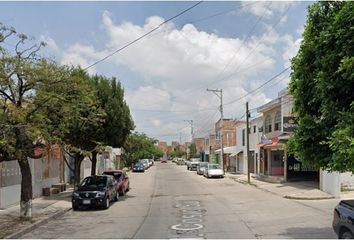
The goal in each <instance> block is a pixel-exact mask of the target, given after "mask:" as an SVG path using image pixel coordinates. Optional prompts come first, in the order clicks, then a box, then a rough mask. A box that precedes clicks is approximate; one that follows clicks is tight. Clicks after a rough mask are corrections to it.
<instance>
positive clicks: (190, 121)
mask: <svg viewBox="0 0 354 240" xmlns="http://www.w3.org/2000/svg"><path fill="white" fill-rule="evenodd" d="M183 121H185V122H188V123H189V124H190V125H191V137H192V141H191V142H193V141H194V132H193V120H183Z"/></svg>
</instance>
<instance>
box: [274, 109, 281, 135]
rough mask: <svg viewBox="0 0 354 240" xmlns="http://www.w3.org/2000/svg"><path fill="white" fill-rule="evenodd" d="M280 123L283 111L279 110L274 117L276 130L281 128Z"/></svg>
mask: <svg viewBox="0 0 354 240" xmlns="http://www.w3.org/2000/svg"><path fill="white" fill-rule="evenodd" d="M280 124H281V113H280V112H277V113H276V114H275V118H274V131H279V130H280Z"/></svg>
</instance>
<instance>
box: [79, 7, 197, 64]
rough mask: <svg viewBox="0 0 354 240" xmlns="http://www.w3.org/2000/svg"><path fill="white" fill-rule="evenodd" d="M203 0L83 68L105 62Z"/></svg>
mask: <svg viewBox="0 0 354 240" xmlns="http://www.w3.org/2000/svg"><path fill="white" fill-rule="evenodd" d="M202 2H203V1H199V2H197V3H196V4H194V5H192V6H191V7H189V8H187V9H185V10H183V11H182V12H180V13H178V14H176V15H174V16H173V17H171V18H169V19H167V20H165V21H163V22H162V23H160V24H159V25H158V26H156V27H155V28H153V29H151V30H150V31H148V32H147V33H145V34H143V35H141V36H140V37H138V38H136V39H134V40H133V41H131V42H129V43H127V44H125V45H124V46H122V47H120V48H118V49H117V50H115V51H114V52H112V53H110V54H108V55H106V56H105V57H103V58H101V59H100V60H98V61H96V62H94V63H92V64H90V65H89V66H87V67H85V68H83V70H87V69H89V68H91V67H93V66H95V65H97V64H99V63H100V62H103V61H104V60H106V59H108V58H110V57H112V56H113V55H115V54H116V53H118V52H120V51H122V50H124V49H125V48H127V47H129V46H130V45H133V44H134V43H136V42H138V41H139V40H141V39H143V38H144V37H146V36H148V35H149V34H151V33H153V32H155V31H156V30H157V29H159V28H160V27H161V26H163V25H165V24H166V23H168V22H170V21H171V20H173V19H175V18H177V17H179V16H181V15H183V14H184V13H186V12H188V11H190V10H192V9H193V8H195V7H196V6H198V5H199V4H201V3H202Z"/></svg>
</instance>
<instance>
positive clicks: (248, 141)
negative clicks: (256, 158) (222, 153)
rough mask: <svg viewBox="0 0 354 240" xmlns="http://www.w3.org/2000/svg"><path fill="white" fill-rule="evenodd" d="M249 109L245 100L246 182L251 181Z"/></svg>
mask: <svg viewBox="0 0 354 240" xmlns="http://www.w3.org/2000/svg"><path fill="white" fill-rule="evenodd" d="M249 114H250V113H249V111H248V102H246V147H247V181H248V184H250V183H251V178H250V169H251V164H250V138H249V134H250V131H249V130H250V128H249V117H250V115H249Z"/></svg>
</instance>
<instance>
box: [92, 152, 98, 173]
mask: <svg viewBox="0 0 354 240" xmlns="http://www.w3.org/2000/svg"><path fill="white" fill-rule="evenodd" d="M91 153H92V160H91V161H92V162H91V163H92V164H91V176H95V175H96V165H97V151H96V150H94V151H92V152H91Z"/></svg>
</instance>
